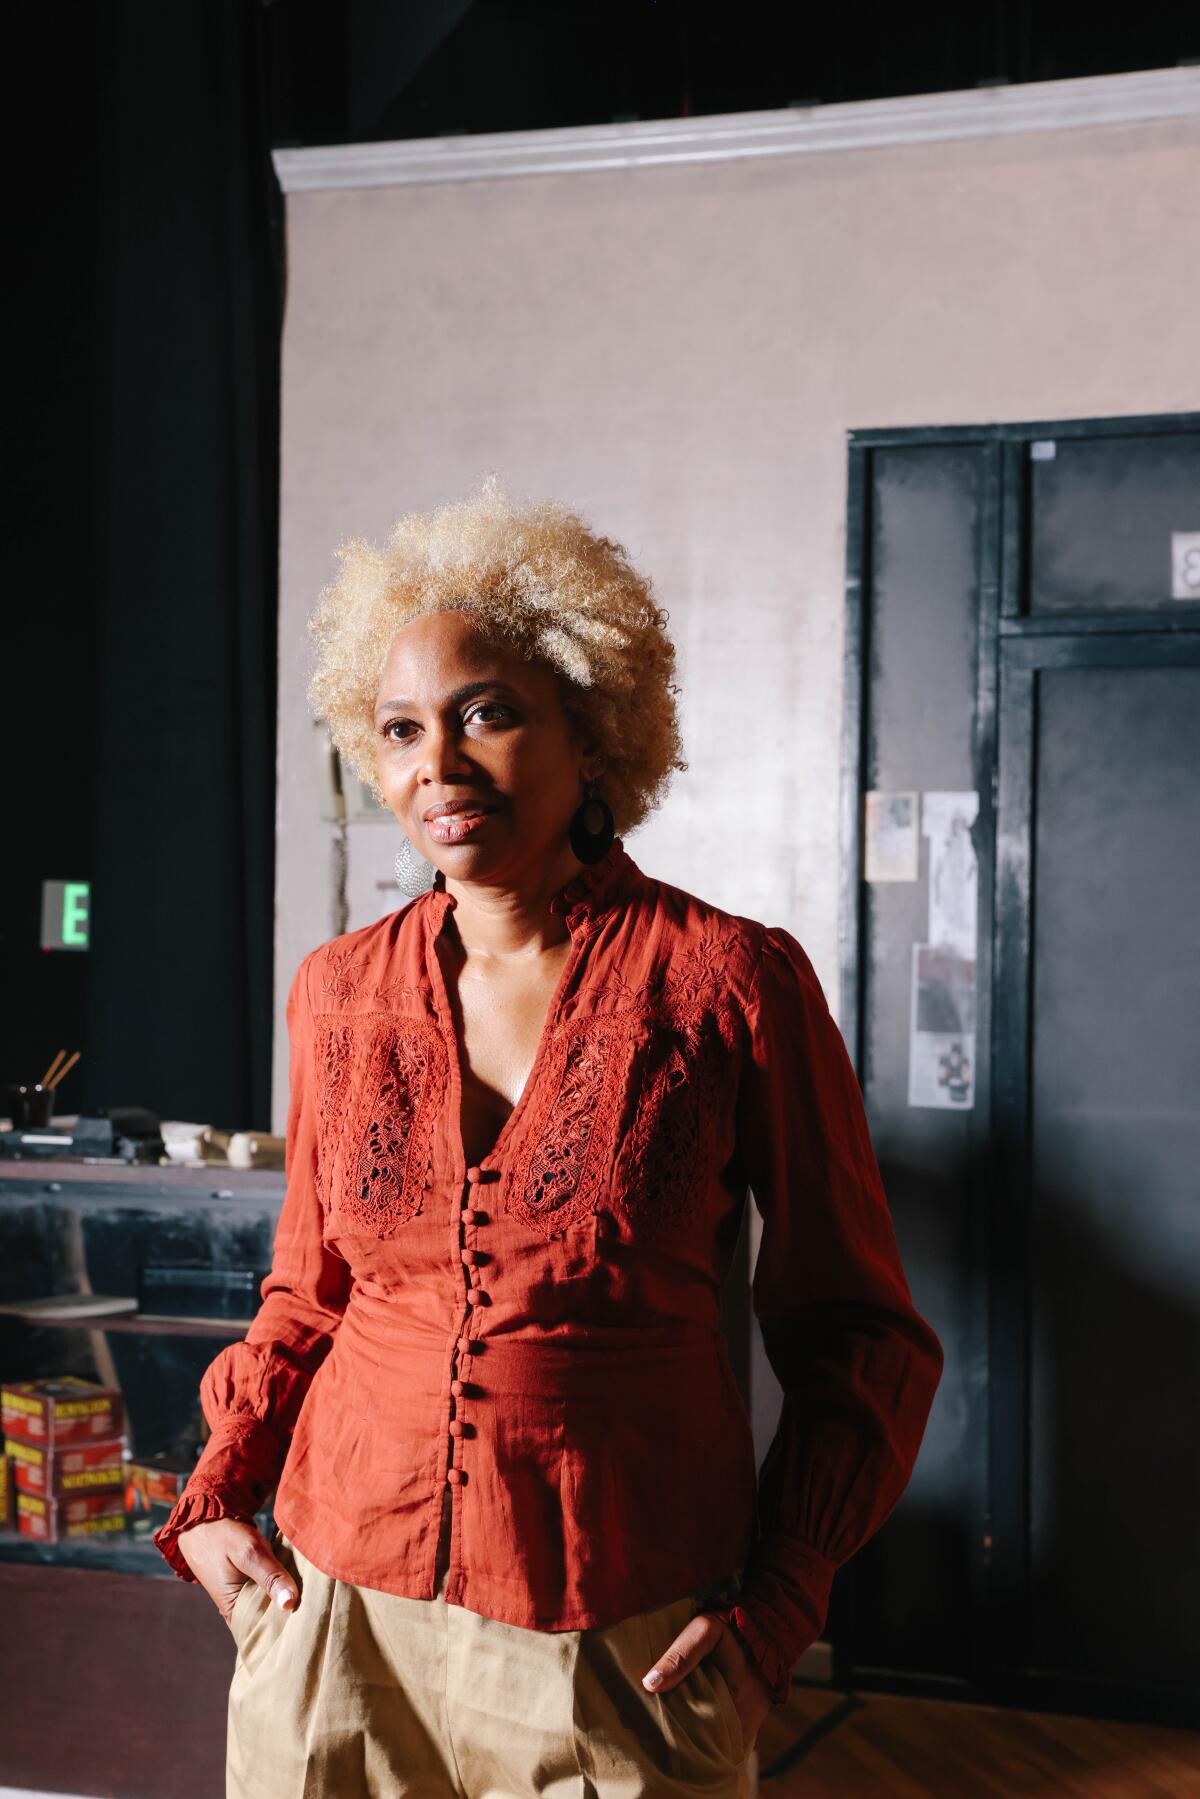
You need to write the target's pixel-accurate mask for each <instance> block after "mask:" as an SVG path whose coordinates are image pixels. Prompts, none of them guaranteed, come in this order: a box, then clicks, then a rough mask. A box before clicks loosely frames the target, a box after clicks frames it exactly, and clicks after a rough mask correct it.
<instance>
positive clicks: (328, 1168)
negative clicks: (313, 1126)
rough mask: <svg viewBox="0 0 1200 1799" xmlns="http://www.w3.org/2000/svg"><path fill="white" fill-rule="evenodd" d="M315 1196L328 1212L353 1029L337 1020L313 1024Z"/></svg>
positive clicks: (352, 1045) (319, 1021)
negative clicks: (338, 1126)
mask: <svg viewBox="0 0 1200 1799" xmlns="http://www.w3.org/2000/svg"><path fill="white" fill-rule="evenodd" d="M316 1032H317V1071H318V1072H317V1082H318V1092H319V1098H318V1103H317V1192H318V1194H319V1196H320V1200H321V1209H322V1211H324V1212H326V1213H327V1212H328V1211H329V1206H330V1200H331V1194H330V1182H331V1180H332V1177H333V1152H334V1149H335V1147H336V1143H335V1135H334V1133H335V1131H336V1128H337V1120H338V1119H339V1118H341V1117H343V1116H344V1112H345V1104H344V1102H345V1094H346V1087H347V1084H348V1078H349V1073H350V1060H351V1057H350V1052H351V1050H352V1049H353V1047H354V1027H353V1025H350V1024H343V1023H342V1022H341V1021H340V1020H332V1021H331V1020H327V1019H320V1020H318V1021H317V1027H316Z"/></svg>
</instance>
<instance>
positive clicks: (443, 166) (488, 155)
mask: <svg viewBox="0 0 1200 1799" xmlns="http://www.w3.org/2000/svg"><path fill="white" fill-rule="evenodd" d="M1195 118H1200V68H1188V67H1185V68H1176V69H1151V70H1147V71H1145V72H1143V73H1137V74H1132V75H1089V76H1086V77H1083V78H1081V79H1079V80H1072V81H1031V82H1023V83H1021V84H1020V85H1017V86H1010V87H984V88H965V89H962V90H959V91H956V92H954V93H949V94H914V95H912V96H908V97H904V98H901V99H896V100H852V101H846V102H838V103H837V104H836V105H830V106H807V107H787V108H785V109H784V110H783V111H774V112H739V113H716V114H713V115H711V116H708V117H705V118H698V119H646V120H637V121H635V122H634V123H631V124H627V125H578V126H574V125H573V126H567V127H565V128H562V129H559V130H554V131H495V132H486V133H483V132H481V133H478V134H471V135H466V136H457V137H426V138H402V139H397V140H395V141H393V142H390V143H368V144H333V145H329V146H316V147H313V148H310V149H303V150H275V151H273V152H272V154H273V157H274V162H275V169H276V173H277V174H278V176H279V181H280V185H281V186H282V188H283V190H284V192H285V193H289V194H298V193H311V192H313V191H314V190H318V189H323V188H341V187H394V186H400V185H404V184H408V183H412V182H429V181H486V180H494V179H496V178H497V177H501V176H512V175H551V174H553V175H562V174H573V173H578V172H581V171H586V170H589V169H638V168H649V167H653V166H655V165H659V164H664V163H702V162H727V161H729V160H731V159H732V158H734V157H745V156H799V155H811V154H814V153H820V152H823V151H830V150H874V149H879V148H881V147H883V146H888V145H895V144H922V143H938V142H943V141H945V140H947V139H950V138H970V137H998V136H1006V135H1008V134H1009V133H1012V132H1018V131H1062V130H1067V129H1071V128H1075V127H1078V126H1084V125H1134V124H1143V123H1146V122H1147V121H1153V120H1159V119H1195Z"/></svg>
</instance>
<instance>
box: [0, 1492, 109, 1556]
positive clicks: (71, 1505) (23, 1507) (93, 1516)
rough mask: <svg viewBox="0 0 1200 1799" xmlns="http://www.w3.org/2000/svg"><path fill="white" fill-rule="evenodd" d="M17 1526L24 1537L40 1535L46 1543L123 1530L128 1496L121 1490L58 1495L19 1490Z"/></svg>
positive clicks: (39, 1538)
mask: <svg viewBox="0 0 1200 1799" xmlns="http://www.w3.org/2000/svg"><path fill="white" fill-rule="evenodd" d="M17 1529H18V1531H19V1532H20V1534H21V1535H22V1536H23V1537H36V1538H37V1539H38V1540H39V1541H40V1542H43V1543H61V1542H62V1541H63V1540H64V1539H66V1538H68V1537H91V1536H96V1535H99V1534H100V1533H108V1532H112V1531H123V1530H124V1529H125V1495H124V1493H122V1492H120V1491H118V1492H116V1493H76V1494H58V1495H57V1496H46V1495H43V1494H40V1493H18V1494H17Z"/></svg>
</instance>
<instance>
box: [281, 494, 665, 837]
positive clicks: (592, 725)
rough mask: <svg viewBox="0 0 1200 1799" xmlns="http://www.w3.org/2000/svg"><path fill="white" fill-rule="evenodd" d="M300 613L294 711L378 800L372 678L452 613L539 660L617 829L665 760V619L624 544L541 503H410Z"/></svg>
mask: <svg viewBox="0 0 1200 1799" xmlns="http://www.w3.org/2000/svg"><path fill="white" fill-rule="evenodd" d="M337 555H338V557H339V559H340V561H341V565H342V567H341V573H340V574H339V575H338V577H337V579H336V580H334V581H333V582H331V583H330V585H329V586H328V587H326V588H324V589H323V591H322V593H321V595H320V599H319V602H318V604H317V607H316V609H315V611H314V612H313V614H312V616H311V617H310V619H309V621H308V628H309V630H310V631H311V633H312V635H313V637H314V639H315V641H316V645H317V660H316V666H315V670H314V672H313V674H312V678H311V680H310V682H309V686H308V699H309V704H310V705H311V707H312V708H313V711H314V712H315V714H316V716H317V717H318V718H322V719H324V720H325V721H326V723H327V724H328V726H329V731H330V735H331V737H332V738H333V742H334V744H335V745H336V747H337V749H338V751H339V753H340V754H341V756H342V757H343V759H344V760H345V761H346V762H347V763H348V764H349V766H350V767H351V768H352V769H353V770H354V771H355V773H356V774H357V775H358V776H359V777H360V778H361V779H362V780H363V781H365V782H366V784H367V785H368V786H369V787H370V788H371V790H372V791H373V792H374V794H375V796H376V798H378V799H379V800H381V801H382V799H383V794H382V791H381V789H380V786H379V781H378V777H377V774H376V769H375V730H374V711H375V701H376V697H377V694H378V686H379V677H380V674H381V672H382V669H383V664H384V660H385V658H386V656H387V652H388V649H389V647H390V645H391V642H392V638H393V637H394V636H395V633H396V632H397V631H398V630H399V628H400V626H401V625H403V624H406V623H407V622H408V620H409V619H411V618H415V617H417V616H418V615H419V614H421V613H425V612H438V611H446V610H459V611H461V610H467V611H470V612H472V613H474V614H475V615H476V617H477V620H478V624H479V628H480V630H481V632H482V633H483V634H484V635H485V636H487V637H489V638H491V639H492V641H498V642H502V643H504V644H506V645H508V646H511V647H515V648H516V649H517V650H518V652H519V653H520V654H523V655H525V656H528V657H530V658H531V659H535V660H539V661H541V662H543V663H545V664H547V665H549V666H550V667H551V668H553V669H555V670H556V671H557V673H558V675H559V677H560V686H561V690H562V695H563V705H564V708H565V710H566V711H567V713H568V715H569V716H570V717H571V718H572V719H573V721H574V722H575V724H576V725H577V727H578V729H579V730H580V732H581V734H582V738H583V741H584V742H585V743H590V744H594V745H595V746H596V748H597V749H598V750H599V751H600V752H601V753H602V756H603V763H602V767H601V772H600V775H599V777H598V779H597V780H596V782H595V790H596V792H597V793H598V794H599V795H600V796H601V797H602V798H604V799H606V800H607V801H608V804H609V805H610V806H611V807H612V811H613V818H614V822H615V825H616V829H617V831H618V832H625V831H630V830H632V829H633V827H634V826H635V825H638V824H640V823H641V822H642V820H643V819H644V818H645V816H646V814H647V813H648V812H649V811H650V810H651V809H652V808H653V807H654V806H656V805H658V804H659V803H660V801H661V800H662V798H663V797H664V795H665V793H666V789H667V785H668V783H669V781H670V778H671V773H672V771H673V770H674V769H677V768H679V769H682V768H686V767H687V764H686V762H684V761H683V760H682V759H681V756H680V750H681V743H680V736H679V720H678V714H677V709H676V704H675V695H676V693H677V692H678V691H679V690H678V688H677V687H676V686H675V685H674V683H673V680H672V676H673V675H674V672H675V649H674V645H673V644H672V642H671V640H670V638H669V637H668V636H667V634H666V628H665V627H666V621H667V614H666V612H665V611H663V610H662V608H661V607H660V606H658V605H657V604H656V602H655V600H654V597H653V594H652V591H651V585H650V582H649V580H647V578H646V577H645V576H644V575H640V574H638V573H637V571H636V570H635V569H634V568H633V567H632V565H631V564H630V561H629V557H628V554H627V552H626V551H625V549H624V548H623V547H622V545H620V544H619V543H614V542H612V541H611V539H609V538H607V537H598V536H597V535H596V534H595V533H594V532H593V531H591V530H590V529H589V527H588V526H587V525H586V524H585V523H584V521H583V520H582V519H581V518H580V517H579V516H578V515H577V514H576V513H574V512H570V511H568V510H567V509H566V507H564V506H561V505H559V504H558V502H557V501H554V500H542V501H537V502H533V501H524V502H518V501H516V500H514V499H513V498H511V496H510V495H509V494H508V493H507V492H506V491H505V490H504V488H503V487H502V485H501V483H500V481H499V479H498V477H497V476H496V475H495V474H494V473H492V474H489V475H487V476H486V478H485V479H484V482H483V485H482V487H481V488H480V490H479V491H478V492H477V493H475V494H472V495H470V496H468V497H467V498H466V499H463V500H458V501H454V502H452V503H450V504H447V505H445V506H439V507H438V508H437V509H436V511H433V512H428V513H420V512H410V513H407V514H406V515H405V516H404V517H403V518H401V519H399V520H398V521H397V523H396V524H395V525H394V526H393V528H392V531H391V535H390V536H389V537H388V540H387V542H386V543H385V544H384V545H383V547H382V548H378V547H376V546H375V545H373V544H369V543H367V542H365V541H364V540H363V539H362V538H358V537H354V538H351V539H349V540H348V541H347V542H345V543H343V544H341V545H340V546H339V548H338V550H337Z"/></svg>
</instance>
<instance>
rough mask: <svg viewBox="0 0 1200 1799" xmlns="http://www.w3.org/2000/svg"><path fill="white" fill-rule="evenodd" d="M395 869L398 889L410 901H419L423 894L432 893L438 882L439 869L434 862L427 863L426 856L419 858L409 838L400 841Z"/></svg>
mask: <svg viewBox="0 0 1200 1799" xmlns="http://www.w3.org/2000/svg"><path fill="white" fill-rule="evenodd" d="M393 867H394V870H395V875H396V885H397V887H398V888H399V889H400V891H401V893H407V894H408V896H409V898H410V899H419V898H420V897H421V895H422V894H423V893H430V892H432V890H433V886H434V883H435V882H436V880H437V869H436V868H435V867H434V865H433V863H432V862H426V860H425V858H424V856H418V854H417V852H416V850H415V849H414V848H413V846H412V844H411V843H410V842H409V841H408V838H407V837H402V838H401V839H400V848H399V849H398V850H397V851H396V860H395V863H394V864H393Z"/></svg>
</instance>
